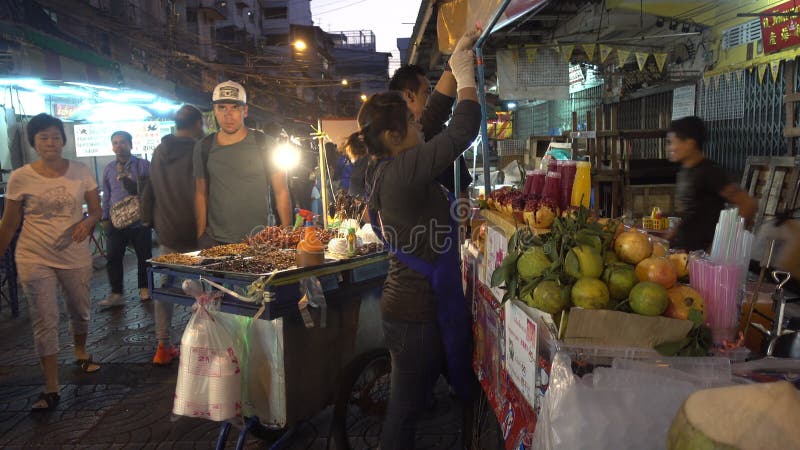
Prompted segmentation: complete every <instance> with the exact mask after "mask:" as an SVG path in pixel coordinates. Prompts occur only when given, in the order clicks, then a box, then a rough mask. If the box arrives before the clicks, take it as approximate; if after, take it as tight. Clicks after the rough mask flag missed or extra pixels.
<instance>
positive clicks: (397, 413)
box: [346, 30, 481, 450]
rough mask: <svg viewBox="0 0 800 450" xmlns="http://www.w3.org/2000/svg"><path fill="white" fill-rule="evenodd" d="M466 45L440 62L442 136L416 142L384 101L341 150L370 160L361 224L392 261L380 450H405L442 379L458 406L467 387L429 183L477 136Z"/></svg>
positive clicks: (454, 269) (446, 218)
mask: <svg viewBox="0 0 800 450" xmlns="http://www.w3.org/2000/svg"><path fill="white" fill-rule="evenodd" d="M476 38H477V30H476V31H474V32H470V33H468V34H467V35H465V36H464V37H463V38H462V39H461V40H460V41H459V43H458V44H457V46H456V49H455V50H454V52H453V55H452V56H451V58H450V66H451V68H452V70H453V76H454V77H455V80H456V84H457V92H458V105H457V106H456V108H455V112H454V113H453V119H452V121H451V122H450V126H449V127H448V128H447V129H445V130H444V131H442V132H441V133H439V134H438V135H437V136H436V137H434V138H433V139H431V140H430V141H428V142H424V139H423V135H422V130H421V127H420V125H419V123H418V122H417V120H416V119H415V117H414V114H413V112H412V111H411V110H410V109H409V107H408V106H407V105H406V102H405V100H404V99H403V96H402V95H401V94H400V93H398V92H387V93H383V94H376V95H374V96H372V97H371V98H370V99H369V100H367V101H366V102H365V103H364V105H363V106H362V107H361V111H360V112H359V114H358V124H359V127H360V131H358V132H356V133H354V134H353V135H351V136H350V137H349V139H348V141H347V145H346V149H347V151H348V152H349V153H350V155H351V157H352V156H364V155H368V156H369V158H370V163H369V167H368V168H367V174H366V178H365V181H366V191H367V196H368V199H369V200H368V204H369V209H370V216H371V223H372V224H373V228H374V229H376V233H379V234H381V235H382V237H383V238H384V243H385V244H386V245H387V246H388V248H389V249H390V251H391V253H392V258H391V263H390V268H389V274H388V276H387V278H386V283H385V284H384V289H383V294H382V296H381V313H382V317H383V330H384V334H385V337H386V344H387V346H388V347H389V352H390V354H391V358H392V374H391V386H392V387H391V389H392V392H391V396H390V400H389V407H388V410H387V413H386V422H385V423H384V426H383V432H382V436H381V444H380V447H381V449H383V450H391V449H410V448H414V427H415V424H416V420H417V417H418V415H419V413H420V412H421V410H422V409H423V408H424V407H425V405H426V404H427V401H428V399H429V396H430V393H431V390H432V386H433V384H434V383H435V382H436V380H437V379H438V376H439V374H440V373H442V370H443V369H445V370H446V374H447V378H448V381H449V382H450V384H451V386H453V388H454V390H455V391H456V393H457V394H459V396H460V397H462V398H464V397H466V396H467V394H466V392H467V391H468V390H469V386H470V382H471V380H473V375H472V371H471V348H472V347H471V345H472V344H471V330H470V322H469V321H470V318H469V309H468V304H467V302H466V300H465V299H464V293H463V290H462V287H461V275H460V271H459V264H458V245H459V243H458V237H457V236H458V233H457V230H456V229H455V228H454V226H453V224H454V222H453V218H452V217H451V216H450V211H451V208H450V201H449V200H448V194H449V193H448V191H447V190H446V189H445V188H444V186H442V184H441V183H440V182H438V181H437V177H438V176H439V175H440V174H441V173H442V172H443V171H444V170H445V169H446V168H448V167H452V165H453V162H454V161H455V160H456V159H457V158H458V156H459V155H460V154H461V152H462V151H463V150H464V148H466V147H467V145H469V143H471V142H472V141H473V140H474V139H475V137H476V136H477V134H478V128H479V125H480V122H481V109H480V105H479V104H478V102H477V93H476V89H475V68H474V55H473V54H472V50H471V47H472V45H473V44H474V42H475V39H476ZM462 394H464V395H462Z"/></svg>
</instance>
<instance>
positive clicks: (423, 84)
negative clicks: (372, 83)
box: [389, 64, 472, 193]
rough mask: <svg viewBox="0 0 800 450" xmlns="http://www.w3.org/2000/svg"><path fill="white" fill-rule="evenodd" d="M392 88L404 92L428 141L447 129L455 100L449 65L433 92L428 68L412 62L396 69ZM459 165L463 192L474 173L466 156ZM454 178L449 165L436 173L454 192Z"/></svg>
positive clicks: (454, 81) (460, 190)
mask: <svg viewBox="0 0 800 450" xmlns="http://www.w3.org/2000/svg"><path fill="white" fill-rule="evenodd" d="M389 90H391V91H398V92H400V93H401V94H402V95H403V99H404V100H405V101H406V105H407V106H408V109H410V110H411V112H412V113H414V118H415V119H417V121H418V122H419V123H420V125H422V134H423V136H424V137H425V142H427V141H429V140H431V139H432V138H433V137H434V136H436V135H437V134H439V133H440V132H441V131H442V130H444V128H445V126H444V124H445V122H447V120H448V119H450V113H451V111H452V109H453V103H454V102H455V100H456V80H455V78H454V77H453V72H451V71H450V69H449V68H447V69H445V71H444V72H443V73H442V76H441V77H440V78H439V81H438V82H437V83H436V87H435V88H434V90H433V93H431V84H430V82H429V81H428V79H427V78H426V77H425V71H424V70H422V68H421V67H419V66H416V65H412V64H408V65H405V66H403V67H401V68H399V69H397V70H396V71H395V72H394V75H392V79H391V80H390V81H389ZM463 150H466V148H464V149H463ZM463 150H462V151H463ZM458 165H459V170H460V174H461V175H460V176H461V183H460V184H459V192H462V193H463V192H464V191H465V190H466V189H467V188H468V187H469V185H470V184H471V183H472V176H470V174H469V170H467V163H466V161H465V160H464V157H463V156H460V157H459V158H458ZM454 178H455V176H454V174H453V168H452V167H449V168H447V169H445V171H444V172H442V174H441V175H439V177H437V181H439V183H441V184H442V185H443V186H444V187H446V188H447V190H449V191H450V192H454V186H455V180H454Z"/></svg>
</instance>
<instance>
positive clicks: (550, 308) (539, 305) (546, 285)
mask: <svg viewBox="0 0 800 450" xmlns="http://www.w3.org/2000/svg"><path fill="white" fill-rule="evenodd" d="M530 300H531V301H530V302H528V301H526V302H525V303H527V304H528V306H532V307H534V308H536V309H539V310H542V311H544V312H546V313H550V314H558V313H560V312H561V311H563V310H564V308H566V307H567V305H568V304H569V292H568V291H565V290H564V289H562V287H561V286H559V284H558V283H556V282H555V281H550V280H545V281H542V282H541V283H539V285H537V286H536V289H534V290H533V293H532V294H531V296H530Z"/></svg>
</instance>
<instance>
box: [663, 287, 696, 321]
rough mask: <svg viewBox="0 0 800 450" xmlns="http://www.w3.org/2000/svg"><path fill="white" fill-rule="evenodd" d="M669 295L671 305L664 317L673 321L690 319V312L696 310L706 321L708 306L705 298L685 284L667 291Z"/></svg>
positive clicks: (668, 306)
mask: <svg viewBox="0 0 800 450" xmlns="http://www.w3.org/2000/svg"><path fill="white" fill-rule="evenodd" d="M667 294H668V295H669V305H667V310H666V311H664V315H665V316H667V317H672V318H673V319H683V320H687V319H689V311H690V310H692V309H696V310H697V311H698V312H699V313H700V314H701V315H702V316H703V322H705V320H706V304H705V301H704V300H703V296H701V295H700V293H699V292H697V291H695V290H694V289H692V288H690V287H689V286H686V285H685V284H678V285H676V286H675V287H673V288H672V289H668V290H667Z"/></svg>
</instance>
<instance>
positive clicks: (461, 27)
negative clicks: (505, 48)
mask: <svg viewBox="0 0 800 450" xmlns="http://www.w3.org/2000/svg"><path fill="white" fill-rule="evenodd" d="M502 3H503V0H453V1H450V2H443V3H441V4H440V6H439V17H438V18H437V22H436V34H437V35H438V38H439V39H438V41H439V51H441V52H442V53H444V54H446V55H449V54H450V53H452V51H453V48H454V47H455V46H456V42H458V39H459V38H460V37H461V35H462V34H464V32H465V31H466V30H469V29H472V28H473V27H474V26H475V24H476V23H478V24H481V25H483V24H486V23H488V22H489V20H490V19H491V17H492V15H494V13H495V12H496V11H497V8H499V7H500V6H501V5H502ZM546 3H547V1H546V0H512V1H511V2H510V3H509V4H508V6H507V7H506V9H505V11H503V13H502V14H501V15H500V19H499V20H498V21H497V24H496V25H495V27H494V30H499V29H500V28H502V27H504V26H506V25H508V24H509V23H511V22H513V21H514V20H516V19H518V18H520V17H521V16H522V15H524V14H527V13H529V12H532V11H533V10H535V9H537V8H540V7H542V6H544V5H545V4H546Z"/></svg>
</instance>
